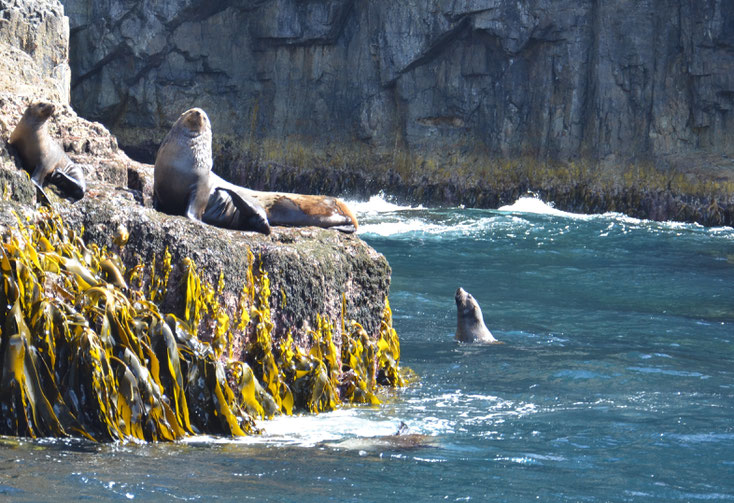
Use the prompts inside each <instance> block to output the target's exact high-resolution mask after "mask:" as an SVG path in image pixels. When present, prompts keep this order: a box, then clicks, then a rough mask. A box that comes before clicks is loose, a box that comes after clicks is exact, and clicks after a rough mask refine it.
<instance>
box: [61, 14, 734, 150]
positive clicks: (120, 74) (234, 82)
mask: <svg viewBox="0 0 734 503" xmlns="http://www.w3.org/2000/svg"><path fill="white" fill-rule="evenodd" d="M64 4H65V5H66V7H67V10H68V13H69V15H70V17H71V23H72V27H73V36H72V66H73V73H74V89H73V100H74V104H75V106H76V107H77V108H78V109H79V110H80V111H81V112H82V113H83V114H84V115H86V116H89V117H91V118H94V119H96V120H100V121H102V122H104V123H105V124H109V125H110V126H111V127H112V128H113V131H115V132H118V133H119V134H120V135H121V136H122V138H123V140H124V143H126V144H127V145H130V146H131V147H136V148H139V149H143V151H144V152H147V154H148V155H150V154H152V153H153V151H154V146H155V143H156V141H150V140H148V141H146V140H145V139H144V137H143V136H142V134H141V132H140V131H141V129H143V128H145V129H147V128H151V127H152V128H153V129H154V130H155V135H154V137H155V138H156V139H157V138H158V137H160V136H162V135H163V133H164V132H165V131H166V129H167V128H168V126H169V124H170V123H171V122H172V121H173V120H174V119H175V117H176V116H177V115H178V114H179V113H180V112H181V110H183V109H185V108H187V107H189V106H191V105H193V104H197V105H199V106H202V107H204V108H206V109H207V110H208V111H209V114H210V116H213V117H214V128H215V136H216V133H221V134H220V136H223V135H227V136H230V137H231V138H232V139H233V141H239V142H242V143H243V145H240V146H236V147H235V148H234V150H235V152H240V153H241V152H242V151H245V150H246V149H247V148H248V147H249V146H250V144H249V143H248V142H247V141H245V140H251V139H253V138H254V139H256V140H272V141H275V142H277V143H278V144H279V145H281V144H283V143H287V141H288V140H289V139H290V138H293V137H297V138H301V139H303V140H304V141H306V142H309V143H313V144H314V145H323V144H326V143H330V144H332V145H334V144H337V145H338V144H346V145H348V144H349V143H351V142H353V141H354V140H355V139H360V140H362V141H365V142H367V143H368V145H369V147H370V152H371V153H374V154H378V153H385V152H389V151H390V149H394V147H395V145H396V143H397V144H399V145H400V146H401V147H404V148H405V149H407V150H408V151H410V152H412V153H414V154H415V153H417V154H421V155H423V156H427V155H429V154H436V153H437V152H442V151H444V150H445V149H447V148H454V149H457V148H458V150H459V151H460V152H463V153H466V152H469V151H471V150H473V149H479V150H482V151H486V152H487V153H488V154H490V155H497V156H505V157H508V156H522V155H532V156H538V157H540V158H552V159H560V160H569V159H578V158H590V159H593V160H605V161H608V162H619V161H622V160H629V159H637V160H639V159H662V158H664V157H665V156H671V155H672V156H675V154H678V153H689V152H695V151H699V150H701V151H704V152H707V153H708V152H725V153H729V154H731V153H732V151H731V146H730V145H731V142H730V141H729V140H730V139H731V136H732V129H731V126H730V125H728V123H730V122H731V120H730V118H729V121H728V122H727V118H728V117H729V113H730V110H731V107H732V104H733V101H732V96H734V78H733V77H732V75H734V48H733V47H732V40H734V21H733V19H734V7H731V6H730V4H729V3H727V2H719V1H714V0H707V1H703V2H701V1H699V0H665V1H663V2H653V1H651V0H641V1H639V2H633V3H630V2H623V1H621V0H619V1H609V2H601V3H600V2H592V1H590V0H585V1H582V2H572V3H569V2H562V1H559V0H532V1H529V2H510V1H503V0H430V1H421V2H417V1H403V2H394V1H392V0H390V1H387V0H376V1H371V2H354V1H353V0H319V1H316V0H309V1H305V2H303V1H300V2H299V1H295V0H271V1H268V0H260V1H255V0H250V1H240V2H201V1H200V0H178V1H175V2H165V3H164V4H160V3H151V2H130V1H122V0H104V1H95V2H91V1H90V0H65V1H64ZM222 141H224V140H222ZM457 141H460V143H459V145H458V146H457Z"/></svg>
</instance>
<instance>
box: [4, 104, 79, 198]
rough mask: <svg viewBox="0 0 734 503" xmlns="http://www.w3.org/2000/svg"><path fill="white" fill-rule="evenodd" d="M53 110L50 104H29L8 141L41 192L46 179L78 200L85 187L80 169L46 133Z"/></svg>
mask: <svg viewBox="0 0 734 503" xmlns="http://www.w3.org/2000/svg"><path fill="white" fill-rule="evenodd" d="M55 110H56V107H55V106H54V105H53V104H52V103H44V102H38V103H33V104H31V105H29V106H28V108H26V110H25V113H24V114H23V117H22V118H21V119H20V122H19V123H18V125H17V126H15V129H14V130H13V132H12V134H11V135H10V144H11V145H13V146H14V147H15V148H16V149H17V150H18V153H19V154H20V158H21V161H23V164H24V166H25V168H26V169H27V170H28V171H30V173H31V180H32V181H33V183H34V184H35V185H36V187H38V188H39V190H41V192H43V190H42V187H43V186H44V185H46V184H47V183H49V182H50V183H53V184H54V185H56V186H58V187H59V188H60V189H61V190H62V191H63V192H64V193H65V194H67V195H68V196H70V197H72V198H74V199H81V198H82V197H84V192H85V191H86V188H87V187H86V182H85V181H84V171H83V170H82V168H81V166H79V165H78V164H74V163H73V162H71V160H70V159H69V157H68V156H67V155H66V153H64V149H62V148H61V146H60V145H59V144H58V143H56V142H55V141H54V140H53V139H52V138H51V136H50V135H49V134H48V122H47V121H48V118H49V117H51V115H52V114H53V113H54V111H55Z"/></svg>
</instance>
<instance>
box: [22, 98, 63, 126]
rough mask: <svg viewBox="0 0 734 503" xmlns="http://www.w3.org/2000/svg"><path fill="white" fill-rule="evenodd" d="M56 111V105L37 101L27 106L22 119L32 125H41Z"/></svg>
mask: <svg viewBox="0 0 734 503" xmlns="http://www.w3.org/2000/svg"><path fill="white" fill-rule="evenodd" d="M55 111H56V105H54V104H53V103H47V102H45V101H38V102H36V103H32V104H30V105H28V108H26V110H25V113H24V114H23V119H25V120H26V121H29V122H30V123H33V124H43V123H44V122H46V120H47V119H48V118H49V117H51V116H52V115H53V113H54V112H55Z"/></svg>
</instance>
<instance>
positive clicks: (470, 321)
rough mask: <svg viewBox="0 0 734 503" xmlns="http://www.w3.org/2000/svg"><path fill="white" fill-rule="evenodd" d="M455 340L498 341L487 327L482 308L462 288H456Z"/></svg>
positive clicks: (488, 342)
mask: <svg viewBox="0 0 734 503" xmlns="http://www.w3.org/2000/svg"><path fill="white" fill-rule="evenodd" d="M456 320H457V323H456V340H457V341H459V342H484V343H487V344H493V343H498V342H499V341H498V340H497V339H495V338H494V336H493V335H492V333H491V332H490V331H489V329H487V326H486V325H485V324H484V318H482V309H481V308H480V307H479V304H478V303H477V301H476V300H474V297H472V295H471V294H470V293H468V292H467V291H466V290H464V289H463V288H459V289H458V290H456Z"/></svg>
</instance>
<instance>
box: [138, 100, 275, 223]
mask: <svg viewBox="0 0 734 503" xmlns="http://www.w3.org/2000/svg"><path fill="white" fill-rule="evenodd" d="M211 169H212V128H211V123H210V122H209V117H207V115H206V112H204V110H202V109H200V108H192V109H190V110H187V111H185V112H184V113H182V114H181V116H180V117H179V118H178V119H177V120H176V122H175V123H174V124H173V126H172V127H171V130H170V131H169V132H168V134H167V135H166V137H165V139H164V140H163V143H161V146H160V147H159V148H158V153H157V154H156V159H155V168H154V171H153V195H154V204H155V207H156V209H158V210H160V211H163V212H166V213H171V214H175V215H185V216H187V217H188V218H190V219H192V220H197V221H202V222H205V223H207V224H210V225H215V226H217V227H224V228H227V229H236V230H247V231H250V230H251V231H257V232H262V233H263V234H270V225H269V224H268V221H267V215H266V214H265V210H264V209H263V207H262V206H261V205H260V204H259V203H257V202H256V201H254V200H252V199H251V198H249V197H248V196H247V195H246V194H242V193H240V192H238V191H236V190H232V188H231V187H227V186H225V185H223V184H221V183H219V181H220V180H221V178H219V177H218V176H216V175H215V174H214V173H212V172H211ZM221 181H223V180H221ZM233 187H235V186H233Z"/></svg>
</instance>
